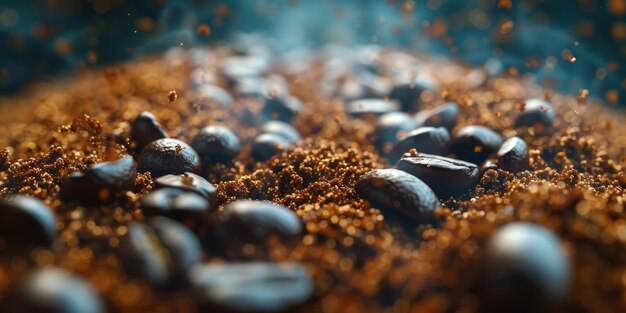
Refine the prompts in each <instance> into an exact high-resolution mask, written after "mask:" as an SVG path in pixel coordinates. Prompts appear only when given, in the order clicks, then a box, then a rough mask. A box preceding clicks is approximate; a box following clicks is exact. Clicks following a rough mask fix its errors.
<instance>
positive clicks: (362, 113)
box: [346, 98, 399, 118]
mask: <svg viewBox="0 0 626 313" xmlns="http://www.w3.org/2000/svg"><path fill="white" fill-rule="evenodd" d="M398 108H399V105H398V102H397V101H391V100H385V99H376V98H369V99H360V100H354V101H350V102H348V103H346V112H348V113H349V114H350V115H352V116H355V117H359V118H363V117H367V116H380V115H383V114H385V113H389V112H394V111H398Z"/></svg>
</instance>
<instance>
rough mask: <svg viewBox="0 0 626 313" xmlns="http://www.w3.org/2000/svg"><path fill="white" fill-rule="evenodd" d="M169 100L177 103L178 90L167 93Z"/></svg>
mask: <svg viewBox="0 0 626 313" xmlns="http://www.w3.org/2000/svg"><path fill="white" fill-rule="evenodd" d="M167 100H168V101H169V102H176V100H178V93H176V90H170V92H168V93H167Z"/></svg>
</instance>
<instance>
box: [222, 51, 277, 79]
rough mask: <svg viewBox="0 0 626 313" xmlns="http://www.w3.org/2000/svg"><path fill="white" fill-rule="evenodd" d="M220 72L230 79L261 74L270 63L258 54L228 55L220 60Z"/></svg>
mask: <svg viewBox="0 0 626 313" xmlns="http://www.w3.org/2000/svg"><path fill="white" fill-rule="evenodd" d="M220 65H221V67H220V70H221V73H222V74H223V75H224V76H225V77H226V78H227V79H228V80H229V81H230V82H233V81H236V80H238V79H241V78H244V77H259V76H262V75H263V74H264V73H265V72H266V71H267V69H268V68H269V66H270V64H269V61H268V60H267V58H264V57H260V56H230V57H227V58H225V59H224V60H222V62H221V64H220Z"/></svg>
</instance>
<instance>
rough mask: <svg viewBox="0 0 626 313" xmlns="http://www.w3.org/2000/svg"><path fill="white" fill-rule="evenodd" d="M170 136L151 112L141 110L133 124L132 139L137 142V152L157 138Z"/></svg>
mask: <svg viewBox="0 0 626 313" xmlns="http://www.w3.org/2000/svg"><path fill="white" fill-rule="evenodd" d="M168 137H169V136H168V135H167V132H165V130H164V129H163V127H161V124H159V122H157V120H156V118H155V117H154V115H152V113H150V112H141V113H140V114H139V116H137V118H135V120H134V121H133V123H132V124H131V129H130V140H132V141H134V142H135V143H136V146H135V151H137V152H140V151H141V150H142V149H143V148H144V147H145V146H147V145H148V144H150V143H151V142H153V141H155V140H157V139H162V138H168Z"/></svg>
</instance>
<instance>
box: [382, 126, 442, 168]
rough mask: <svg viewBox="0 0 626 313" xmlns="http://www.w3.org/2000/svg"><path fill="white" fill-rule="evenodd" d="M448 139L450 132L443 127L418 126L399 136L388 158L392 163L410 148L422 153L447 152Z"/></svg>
mask: <svg viewBox="0 0 626 313" xmlns="http://www.w3.org/2000/svg"><path fill="white" fill-rule="evenodd" d="M449 141H450V134H449V133H448V131H447V130H446V129H445V128H443V127H439V128H435V127H420V128H417V129H414V130H412V131H410V132H408V133H406V134H405V135H404V136H403V137H401V138H400V140H399V141H398V142H397V143H396V144H395V145H394V146H393V149H392V150H391V153H390V154H389V157H388V159H389V162H390V163H392V164H393V163H395V162H397V161H398V159H399V158H400V157H401V156H402V154H404V153H406V152H407V151H409V150H411V149H415V150H417V151H418V152H423V153H429V154H437V155H443V154H446V153H447V152H448V143H449Z"/></svg>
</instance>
